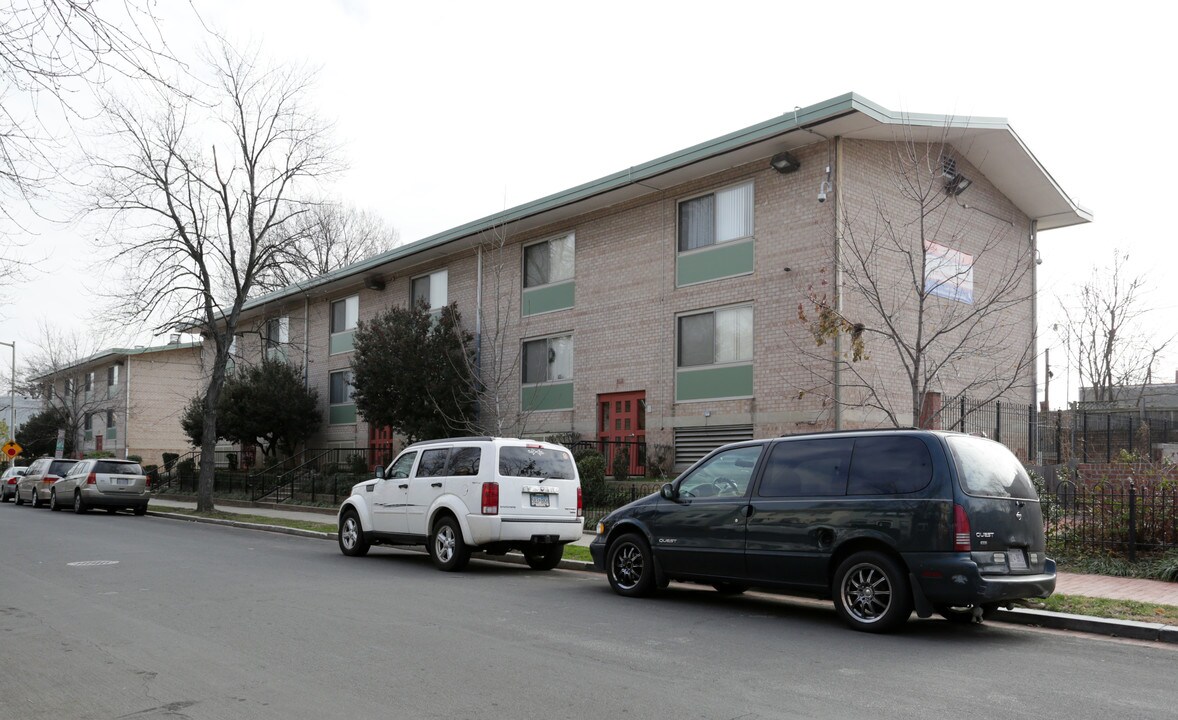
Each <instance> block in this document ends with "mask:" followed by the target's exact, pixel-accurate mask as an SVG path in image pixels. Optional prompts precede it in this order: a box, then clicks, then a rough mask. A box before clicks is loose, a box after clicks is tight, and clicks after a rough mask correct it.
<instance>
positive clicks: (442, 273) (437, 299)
mask: <svg viewBox="0 0 1178 720" xmlns="http://www.w3.org/2000/svg"><path fill="white" fill-rule="evenodd" d="M449 284H450V273H449V271H448V270H438V271H437V272H432V273H430V274H429V275H422V276H421V277H418V278H413V282H412V288H411V293H412V300H413V304H414V305H418V304H421V303H423V302H424V303H425V305H426V307H428V308H430V309H431V310H434V311H435V312H436V311H438V310H441V309H442V308H444V307H446V304H447V303H448V302H449V298H448V297H447V296H448V294H449Z"/></svg>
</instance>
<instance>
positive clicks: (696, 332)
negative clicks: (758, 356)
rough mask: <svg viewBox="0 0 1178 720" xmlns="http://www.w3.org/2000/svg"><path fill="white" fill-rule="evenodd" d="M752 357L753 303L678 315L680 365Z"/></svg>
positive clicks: (745, 360)
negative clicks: (751, 304)
mask: <svg viewBox="0 0 1178 720" xmlns="http://www.w3.org/2000/svg"><path fill="white" fill-rule="evenodd" d="M752 359H753V308H752V306H744V307H734V308H724V309H722V310H712V311H709V312H704V313H697V314H694V315H684V316H682V317H680V318H679V367H692V366H696V365H716V364H721V363H735V362H747V361H750V360H752Z"/></svg>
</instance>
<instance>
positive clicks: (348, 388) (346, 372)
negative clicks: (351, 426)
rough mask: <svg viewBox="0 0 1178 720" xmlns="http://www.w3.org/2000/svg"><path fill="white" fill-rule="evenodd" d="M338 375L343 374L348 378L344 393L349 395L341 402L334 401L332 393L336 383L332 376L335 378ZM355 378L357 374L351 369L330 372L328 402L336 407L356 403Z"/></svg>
mask: <svg viewBox="0 0 1178 720" xmlns="http://www.w3.org/2000/svg"><path fill="white" fill-rule="evenodd" d="M336 375H343V376H344V377H345V378H346V379H345V381H344V394H345V395H346V396H347V397H346V398H344V400H342V401H340V402H336V401H334V400H333V399H332V394H331V393H332V390H333V389H334V385H335V383H334V381H333V380H332V378H334V377H335V376H336ZM353 380H355V375H354V374H353V373H352V371H351V370H333V371H331V372H330V373H328V374H327V404H328V405H329V406H332V407H336V406H340V405H355V404H356V403H355V401H354V400H353V399H352V393H353V392H355V386H354V385H353V384H352V382H353Z"/></svg>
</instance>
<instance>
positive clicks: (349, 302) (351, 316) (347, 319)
mask: <svg viewBox="0 0 1178 720" xmlns="http://www.w3.org/2000/svg"><path fill="white" fill-rule="evenodd" d="M359 318H360V296H359V295H353V296H351V297H347V298H344V299H343V300H336V301H335V302H333V303H332V304H331V332H332V333H333V334H334V333H341V332H348V331H351V330H355V329H356V321H357V320H359Z"/></svg>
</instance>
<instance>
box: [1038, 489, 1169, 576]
mask: <svg viewBox="0 0 1178 720" xmlns="http://www.w3.org/2000/svg"><path fill="white" fill-rule="evenodd" d="M1042 501H1043V502H1042V505H1043V519H1044V523H1045V525H1046V531H1047V547H1048V551H1049V552H1064V553H1068V552H1078V551H1094V550H1099V551H1104V552H1113V553H1118V554H1123V555H1125V556H1127V557H1128V558H1129V560H1130V561H1136V560H1137V553H1138V552H1158V551H1164V550H1173V549H1178V490H1176V489H1175V488H1173V487H1167V486H1165V485H1160V486H1157V487H1151V486H1143V487H1140V488H1138V487H1136V486H1135V485H1134V484H1133V483H1128V484H1127V486H1122V487H1105V486H1096V487H1088V486H1085V485H1082V484H1077V483H1074V482H1072V481H1070V480H1065V481H1063V482H1061V483H1060V484H1059V485H1058V486H1057V487H1056V489H1055V491H1054V492H1049V493H1045V494H1044V496H1043V498H1042Z"/></svg>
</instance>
